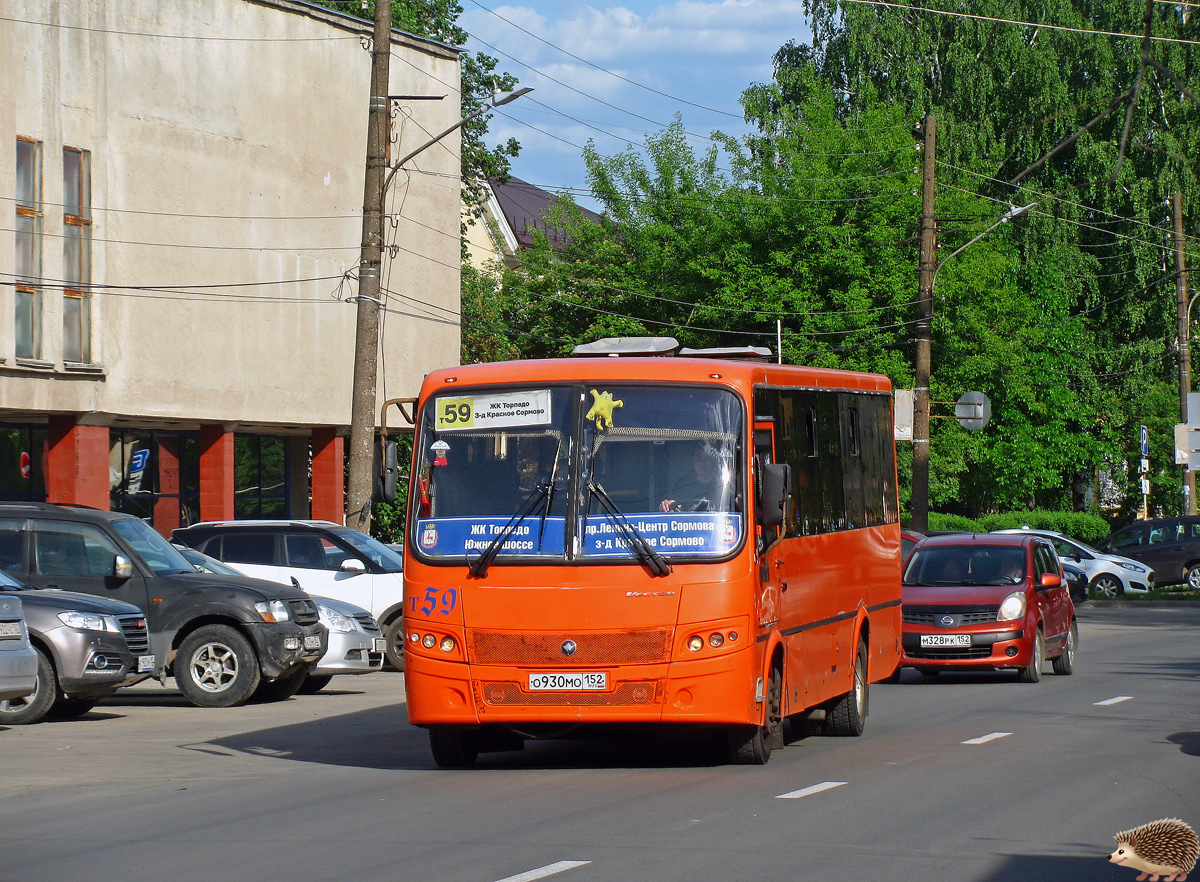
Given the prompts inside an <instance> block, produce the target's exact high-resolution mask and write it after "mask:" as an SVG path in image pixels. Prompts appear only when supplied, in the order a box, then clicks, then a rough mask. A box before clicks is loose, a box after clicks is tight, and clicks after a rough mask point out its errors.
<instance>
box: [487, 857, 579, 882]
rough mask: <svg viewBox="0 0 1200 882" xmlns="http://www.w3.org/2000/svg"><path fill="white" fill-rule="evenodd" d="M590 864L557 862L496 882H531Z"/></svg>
mask: <svg viewBox="0 0 1200 882" xmlns="http://www.w3.org/2000/svg"><path fill="white" fill-rule="evenodd" d="M590 863H591V861H557V862H556V863H553V864H546V866H544V867H539V868H538V869H536V870H529V871H528V872H525V873H518V874H517V875H515V876H505V877H504V878H503V879H497V880H496V882H533V880H534V879H545V878H546V877H547V876H553V875H555V874H556V873H563V872H566V871H567V870H573V869H575V868H576V867H582V866H583V865H584V864H590Z"/></svg>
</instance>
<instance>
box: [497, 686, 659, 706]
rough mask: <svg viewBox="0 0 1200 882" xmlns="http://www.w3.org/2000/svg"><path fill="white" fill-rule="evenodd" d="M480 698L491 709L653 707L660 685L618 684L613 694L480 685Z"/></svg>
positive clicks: (657, 697)
mask: <svg viewBox="0 0 1200 882" xmlns="http://www.w3.org/2000/svg"><path fill="white" fill-rule="evenodd" d="M478 689H479V697H480V699H481V701H482V703H483V704H486V705H490V706H492V707H517V706H525V707H620V706H629V707H636V706H638V705H648V704H653V703H655V702H656V701H657V700H658V699H659V696H660V695H661V694H662V681H661V680H657V681H654V682H650V683H619V684H618V685H617V687H616V689H614V690H613V691H612V692H526V691H524V690H523V689H521V686H520V684H519V683H512V682H509V683H480V684H479V685H478Z"/></svg>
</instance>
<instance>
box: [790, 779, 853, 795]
mask: <svg viewBox="0 0 1200 882" xmlns="http://www.w3.org/2000/svg"><path fill="white" fill-rule="evenodd" d="M846 783H848V782H846V781H824V782H822V783H820V784H814V785H812V786H811V787H805V788H803V789H802V790H793V791H792V792H791V793H781V794H780V795H779V796H776V797H775V798H776V799H801V798H803V797H805V796H812V795H813V794H814V793H821V792H822V791H825V790H832V789H833V788H834V787H841V786H842V785H843V784H846Z"/></svg>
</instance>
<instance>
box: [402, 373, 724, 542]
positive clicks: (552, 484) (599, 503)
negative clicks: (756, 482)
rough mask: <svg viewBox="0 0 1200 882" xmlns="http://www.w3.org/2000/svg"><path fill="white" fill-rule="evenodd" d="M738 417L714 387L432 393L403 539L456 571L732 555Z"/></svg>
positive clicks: (421, 431)
mask: <svg viewBox="0 0 1200 882" xmlns="http://www.w3.org/2000/svg"><path fill="white" fill-rule="evenodd" d="M743 412H744V408H743V405H742V402H741V399H740V398H738V397H737V396H736V395H735V394H733V393H732V392H730V391H728V390H726V389H720V388H714V387H708V386H685V385H649V384H647V385H632V384H629V385H621V386H611V385H604V386H593V385H589V384H578V385H561V386H548V387H544V388H540V389H526V390H519V391H512V390H507V389H505V390H499V389H498V390H495V391H492V390H481V389H470V390H455V391H454V392H447V393H446V394H443V395H438V396H435V397H434V398H432V399H430V400H429V401H428V402H426V404H425V407H424V409H423V411H422V415H421V419H420V420H419V427H418V433H417V442H416V443H417V454H416V457H417V461H416V466H417V472H416V474H417V476H418V480H417V482H416V484H415V487H414V489H415V490H416V491H417V498H416V499H415V500H414V502H415V514H416V517H415V518H413V519H412V532H411V536H410V540H409V541H410V542H411V543H412V547H413V548H414V550H415V551H416V552H417V553H418V554H419V555H421V556H423V557H426V558H428V559H430V560H438V559H443V560H447V559H449V560H454V561H456V562H459V563H461V562H463V561H464V560H465V561H467V562H471V561H473V560H475V559H477V558H478V557H479V556H480V555H486V557H487V558H488V559H492V558H494V559H496V560H498V561H511V560H514V559H517V560H529V559H548V560H554V561H562V560H563V559H568V560H581V561H598V562H603V561H610V562H620V563H628V562H629V560H630V559H631V558H633V559H637V558H642V559H645V557H646V556H647V555H649V556H651V557H653V556H654V555H662V556H663V557H671V558H674V559H680V558H687V557H693V558H694V557H700V558H705V559H713V558H719V557H724V556H726V555H728V554H730V553H732V552H733V551H734V550H735V549H736V548H737V547H738V546H739V545H740V543H741V541H742V531H743V529H744V508H743V505H744V502H743V500H744V498H745V492H744V489H743V488H744V476H743V474H742V472H743V467H742V462H743V460H744V452H743V446H742V436H743V432H744V416H743ZM485 565H486V561H485Z"/></svg>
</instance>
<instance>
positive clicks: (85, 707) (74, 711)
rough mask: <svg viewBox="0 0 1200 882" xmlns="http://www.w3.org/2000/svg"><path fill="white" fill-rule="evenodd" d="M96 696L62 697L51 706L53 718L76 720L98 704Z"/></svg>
mask: <svg viewBox="0 0 1200 882" xmlns="http://www.w3.org/2000/svg"><path fill="white" fill-rule="evenodd" d="M98 700H99V699H96V698H60V699H59V700H58V701H56V702H54V706H53V707H52V708H50V713H49V717H50V718H51V719H53V720H76V719H78V718H79V717H82V716H83V715H84V714H86V713H87V712H88V711H90V710H91V709H92V708H94V707H95V706H96V702H97V701H98Z"/></svg>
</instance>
